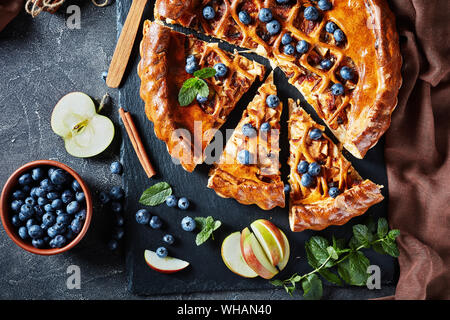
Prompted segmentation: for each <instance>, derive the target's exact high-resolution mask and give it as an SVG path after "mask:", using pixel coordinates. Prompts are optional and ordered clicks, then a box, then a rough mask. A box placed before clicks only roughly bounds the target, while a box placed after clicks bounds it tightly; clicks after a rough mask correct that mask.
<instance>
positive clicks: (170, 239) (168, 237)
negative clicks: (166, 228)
mask: <svg viewBox="0 0 450 320" xmlns="http://www.w3.org/2000/svg"><path fill="white" fill-rule="evenodd" d="M163 241H164V242H165V243H167V244H173V243H174V242H175V238H174V237H173V236H172V235H171V234H166V235H165V236H164V237H163Z"/></svg>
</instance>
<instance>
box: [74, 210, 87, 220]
mask: <svg viewBox="0 0 450 320" xmlns="http://www.w3.org/2000/svg"><path fill="white" fill-rule="evenodd" d="M75 219H78V220H81V221H84V220H86V209H83V210H80V211H79V212H78V213H76V214H75Z"/></svg>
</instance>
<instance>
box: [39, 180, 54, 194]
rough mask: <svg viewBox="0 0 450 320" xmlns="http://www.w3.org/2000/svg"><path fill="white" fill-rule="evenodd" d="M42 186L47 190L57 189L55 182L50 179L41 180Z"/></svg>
mask: <svg viewBox="0 0 450 320" xmlns="http://www.w3.org/2000/svg"><path fill="white" fill-rule="evenodd" d="M40 186H41V188H42V189H43V190H44V191H45V192H50V191H53V190H55V186H54V184H53V183H52V182H51V181H50V180H49V179H44V180H42V181H41V182H40Z"/></svg>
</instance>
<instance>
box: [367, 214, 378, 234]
mask: <svg viewBox="0 0 450 320" xmlns="http://www.w3.org/2000/svg"><path fill="white" fill-rule="evenodd" d="M364 224H365V225H366V226H367V229H369V232H370V233H376V232H377V225H376V224H375V220H374V219H373V217H372V216H368V217H367V218H366V219H365V220H364Z"/></svg>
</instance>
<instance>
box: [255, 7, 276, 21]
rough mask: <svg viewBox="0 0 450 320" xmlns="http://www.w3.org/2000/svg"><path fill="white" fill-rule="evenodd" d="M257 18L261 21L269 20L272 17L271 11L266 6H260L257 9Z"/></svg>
mask: <svg viewBox="0 0 450 320" xmlns="http://www.w3.org/2000/svg"><path fill="white" fill-rule="evenodd" d="M258 18H259V20H260V21H261V22H269V21H271V20H272V18H273V16H272V11H270V9H267V8H262V9H261V10H260V11H259V14H258Z"/></svg>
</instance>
